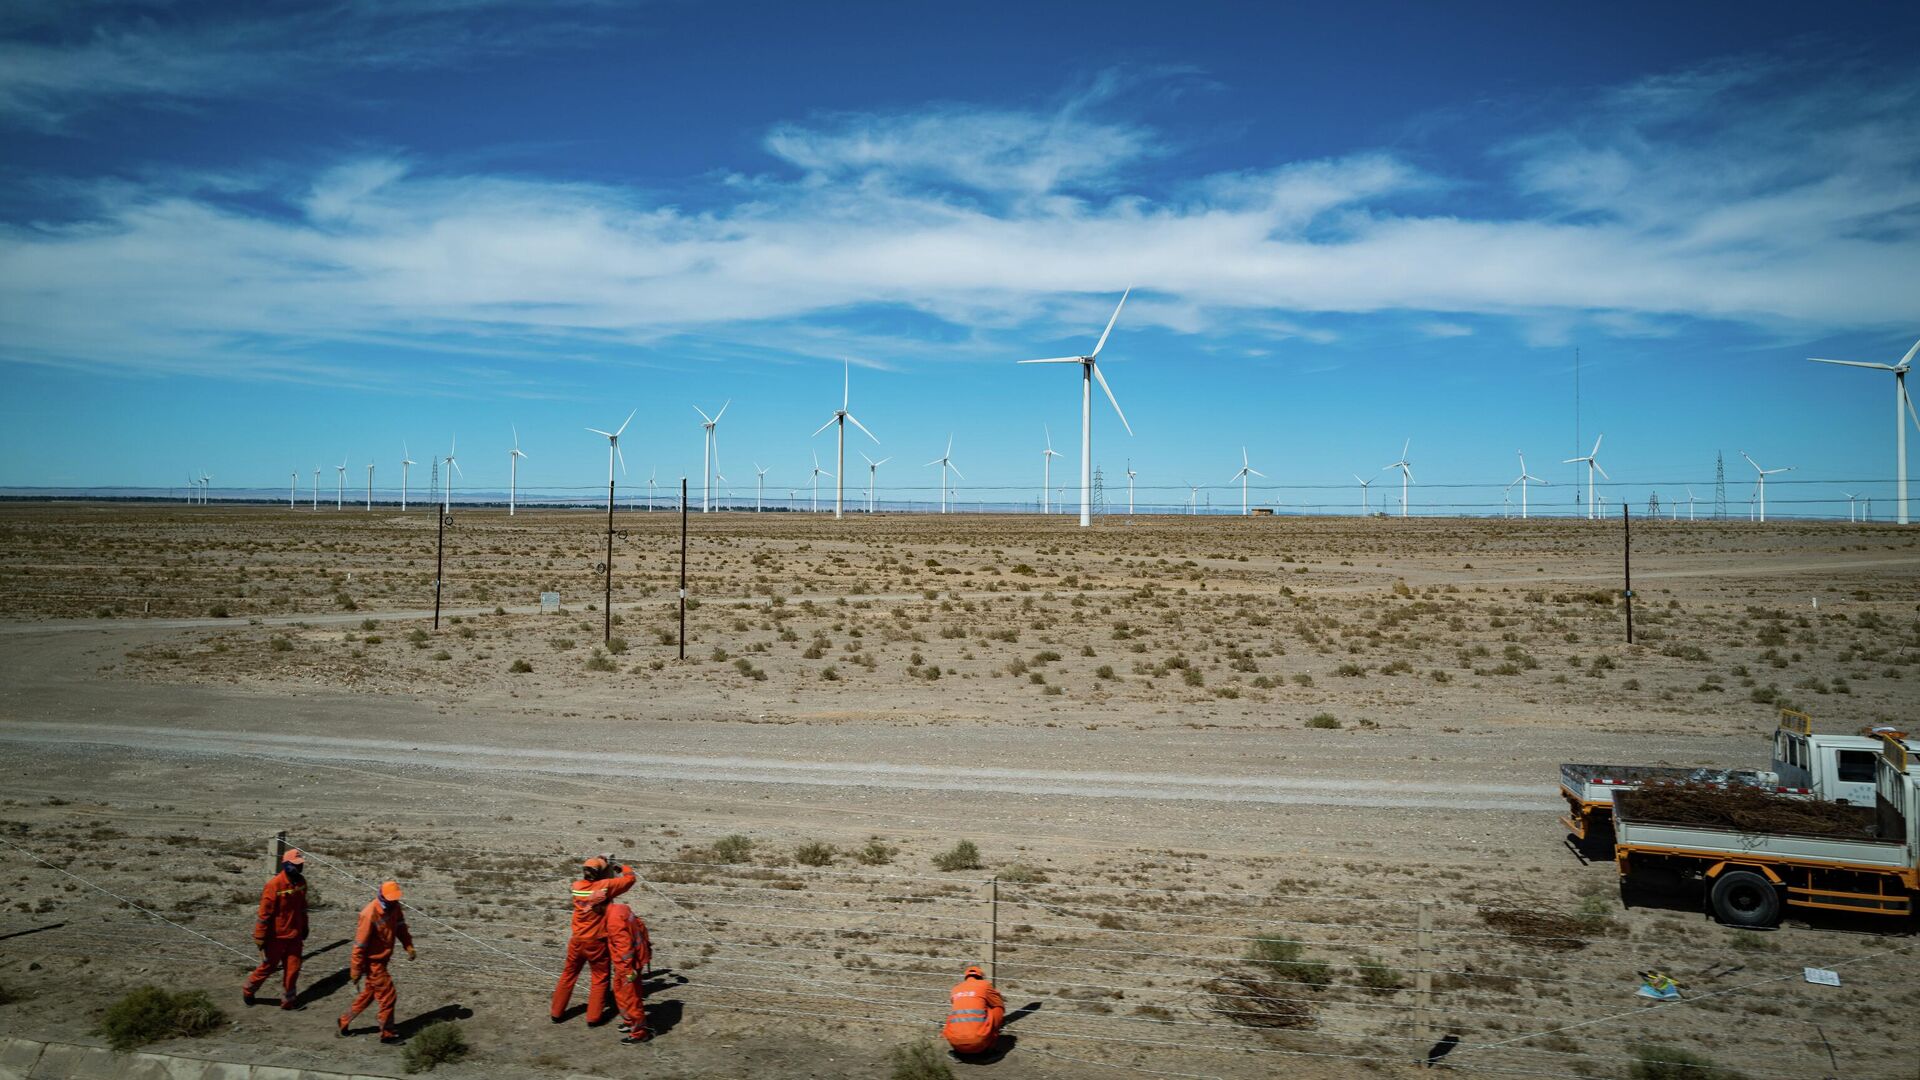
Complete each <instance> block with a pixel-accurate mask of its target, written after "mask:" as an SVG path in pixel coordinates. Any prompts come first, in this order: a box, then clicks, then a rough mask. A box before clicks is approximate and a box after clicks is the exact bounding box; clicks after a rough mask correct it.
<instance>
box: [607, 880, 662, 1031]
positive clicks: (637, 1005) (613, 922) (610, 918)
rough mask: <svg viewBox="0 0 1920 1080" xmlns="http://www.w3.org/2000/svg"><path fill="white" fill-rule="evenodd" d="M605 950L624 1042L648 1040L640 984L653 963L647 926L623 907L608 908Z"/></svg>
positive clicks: (644, 1004)
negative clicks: (618, 1009)
mask: <svg viewBox="0 0 1920 1080" xmlns="http://www.w3.org/2000/svg"><path fill="white" fill-rule="evenodd" d="M607 951H608V953H609V954H610V956H611V958H612V961H613V1000H614V1003H615V1004H616V1005H618V1006H619V1007H620V1030H621V1031H623V1032H625V1033H626V1037H625V1038H623V1039H621V1040H620V1041H621V1042H623V1043H642V1042H646V1041H647V1038H648V1032H647V1005H646V993H645V990H644V988H643V985H642V984H643V983H645V982H646V978H647V968H648V966H650V965H651V964H652V963H653V939H652V938H650V937H648V935H647V924H646V923H644V922H642V921H640V916H638V915H635V914H634V913H633V909H632V908H630V907H628V906H627V905H625V904H608V905H607Z"/></svg>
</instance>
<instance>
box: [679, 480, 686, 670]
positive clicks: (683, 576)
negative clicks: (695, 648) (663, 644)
mask: <svg viewBox="0 0 1920 1080" xmlns="http://www.w3.org/2000/svg"><path fill="white" fill-rule="evenodd" d="M686 658H687V478H686V477H684V476H683V477H681V478H680V659H682V660H685V659H686Z"/></svg>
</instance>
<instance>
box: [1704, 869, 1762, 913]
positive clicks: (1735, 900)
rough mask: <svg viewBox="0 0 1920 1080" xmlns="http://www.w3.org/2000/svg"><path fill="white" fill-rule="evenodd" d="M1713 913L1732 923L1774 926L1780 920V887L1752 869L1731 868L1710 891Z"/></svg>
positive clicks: (1709, 896) (1715, 880)
mask: <svg viewBox="0 0 1920 1080" xmlns="http://www.w3.org/2000/svg"><path fill="white" fill-rule="evenodd" d="M1707 896H1708V899H1709V900H1710V901H1711V902H1712V904H1713V913H1714V915H1716V916H1718V917H1719V919H1720V921H1721V922H1723V923H1726V924H1727V925H1729V926H1772V925H1774V924H1775V923H1777V922H1779V921H1780V891H1779V890H1778V889H1776V888H1774V887H1773V882H1771V881H1768V880H1767V879H1766V878H1764V877H1762V876H1760V875H1759V874H1756V873H1754V872H1753V871H1751V870H1729V871H1727V872H1726V873H1724V874H1721V875H1720V876H1719V877H1718V878H1716V879H1714V882H1713V890H1712V891H1711V892H1709V893H1708V894H1707Z"/></svg>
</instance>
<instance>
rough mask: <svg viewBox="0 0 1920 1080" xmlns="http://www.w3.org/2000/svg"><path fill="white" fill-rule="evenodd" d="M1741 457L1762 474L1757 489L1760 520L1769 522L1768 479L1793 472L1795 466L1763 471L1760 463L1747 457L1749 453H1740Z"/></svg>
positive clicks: (1743, 451)
mask: <svg viewBox="0 0 1920 1080" xmlns="http://www.w3.org/2000/svg"><path fill="white" fill-rule="evenodd" d="M1740 456H1741V457H1743V458H1747V464H1749V465H1751V466H1753V471H1754V472H1757V473H1759V474H1760V484H1759V486H1758V487H1757V488H1756V489H1755V491H1756V492H1757V494H1758V495H1759V497H1760V520H1761V521H1765V520H1767V477H1769V476H1772V475H1774V474H1775V473H1783V472H1792V471H1793V470H1794V466H1792V465H1783V466H1781V467H1780V468H1778V469H1763V468H1761V467H1760V463H1759V462H1757V461H1755V460H1753V459H1752V458H1750V457H1747V452H1746V451H1745V450H1742V451H1740Z"/></svg>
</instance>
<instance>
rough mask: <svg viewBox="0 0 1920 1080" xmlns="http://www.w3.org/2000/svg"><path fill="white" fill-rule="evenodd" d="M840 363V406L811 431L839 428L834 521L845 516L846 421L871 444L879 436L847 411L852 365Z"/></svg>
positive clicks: (835, 459) (816, 433) (835, 462)
mask: <svg viewBox="0 0 1920 1080" xmlns="http://www.w3.org/2000/svg"><path fill="white" fill-rule="evenodd" d="M840 364H841V367H840V408H838V409H836V410H834V414H833V415H832V416H830V417H828V418H827V422H826V423H824V424H821V425H820V428H819V430H818V431H815V432H814V433H813V434H814V436H815V437H817V436H819V434H820V432H821V431H825V430H827V429H828V428H830V427H835V426H838V427H839V429H840V445H839V449H838V451H837V455H836V457H835V458H834V464H833V467H834V468H835V469H838V470H839V472H838V473H837V474H835V475H834V478H833V519H834V520H835V521H839V520H840V519H841V518H842V517H844V516H845V514H844V511H843V501H844V499H845V496H846V492H847V421H849V420H852V421H853V426H854V427H857V428H859V429H860V430H861V431H863V432H865V433H866V436H867V438H869V439H872V440H873V445H875V446H879V445H880V437H879V436H878V435H875V434H874V433H873V432H871V431H867V425H865V424H863V423H861V422H860V420H859V418H858V417H856V416H854V415H853V414H852V413H850V412H848V411H847V402H848V397H849V395H850V392H851V390H852V388H853V387H852V378H851V371H852V365H851V364H849V363H848V362H847V361H845V360H842V361H841V362H840Z"/></svg>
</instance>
